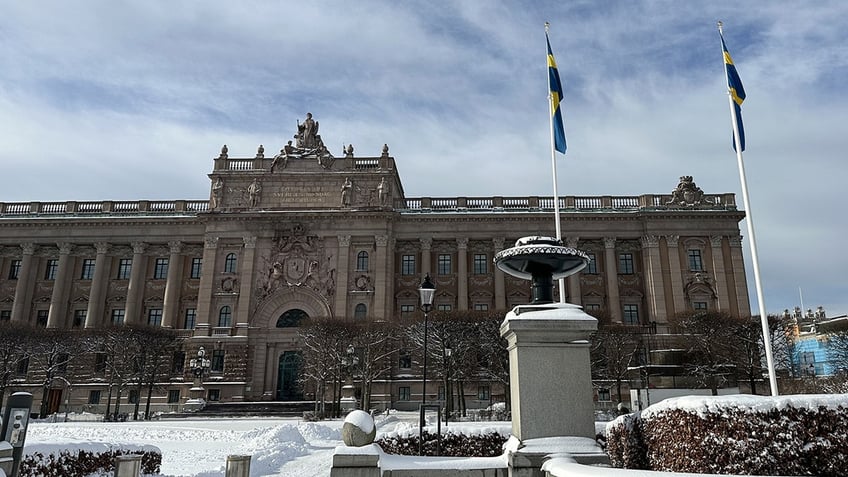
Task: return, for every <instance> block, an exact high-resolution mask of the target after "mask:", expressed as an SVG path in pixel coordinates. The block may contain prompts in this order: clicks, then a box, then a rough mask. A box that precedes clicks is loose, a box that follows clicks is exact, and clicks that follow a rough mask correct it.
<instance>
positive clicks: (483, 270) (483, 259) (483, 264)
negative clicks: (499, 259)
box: [473, 253, 489, 275]
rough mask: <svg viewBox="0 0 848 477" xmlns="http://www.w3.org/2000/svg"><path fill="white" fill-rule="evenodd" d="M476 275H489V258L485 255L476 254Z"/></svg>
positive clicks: (474, 267)
mask: <svg viewBox="0 0 848 477" xmlns="http://www.w3.org/2000/svg"><path fill="white" fill-rule="evenodd" d="M473 269H474V275H485V274H487V273H489V256H488V255H486V254H485V253H475V254H474V266H473Z"/></svg>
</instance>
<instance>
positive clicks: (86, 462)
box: [19, 449, 162, 477]
mask: <svg viewBox="0 0 848 477" xmlns="http://www.w3.org/2000/svg"><path fill="white" fill-rule="evenodd" d="M124 454H141V472H142V474H158V473H159V468H160V467H161V465H162V454H160V453H158V452H150V451H124V450H120V449H116V450H110V451H107V452H89V451H85V450H80V451H78V452H74V453H72V452H70V451H62V452H60V453H59V455H58V456H56V455H54V454H49V455H46V456H45V455H44V454H42V453H40V452H35V453H33V454H29V455H26V456H25V457H24V459H23V460H22V461H21V467H20V473H19V475H20V476H21V477H86V476H89V475H92V474H94V475H101V474H105V473H107V472H111V471H113V470H114V468H115V457H117V456H119V455H124Z"/></svg>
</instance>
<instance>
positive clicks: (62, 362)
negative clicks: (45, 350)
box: [56, 353, 71, 374]
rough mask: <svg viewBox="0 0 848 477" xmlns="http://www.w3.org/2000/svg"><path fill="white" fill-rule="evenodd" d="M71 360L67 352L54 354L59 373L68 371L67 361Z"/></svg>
mask: <svg viewBox="0 0 848 477" xmlns="http://www.w3.org/2000/svg"><path fill="white" fill-rule="evenodd" d="M70 361H71V355H70V354H68V353H59V354H58V355H56V369H57V370H58V371H59V373H61V374H65V373H67V372H68V363H69V362H70Z"/></svg>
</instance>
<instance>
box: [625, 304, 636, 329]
mask: <svg viewBox="0 0 848 477" xmlns="http://www.w3.org/2000/svg"><path fill="white" fill-rule="evenodd" d="M624 324H625V325H638V324H639V306H638V305H624Z"/></svg>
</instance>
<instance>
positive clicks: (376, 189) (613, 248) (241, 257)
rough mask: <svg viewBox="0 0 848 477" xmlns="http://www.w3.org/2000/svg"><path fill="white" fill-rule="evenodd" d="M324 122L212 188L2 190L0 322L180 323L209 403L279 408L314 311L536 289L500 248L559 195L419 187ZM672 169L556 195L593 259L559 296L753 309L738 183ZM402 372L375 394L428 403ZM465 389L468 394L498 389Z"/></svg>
mask: <svg viewBox="0 0 848 477" xmlns="http://www.w3.org/2000/svg"><path fill="white" fill-rule="evenodd" d="M316 132H317V122H315V121H313V120H312V118H311V115H310V116H308V117H307V119H306V121H304V122H303V123H301V124H300V126H299V128H298V131H297V133H296V135H295V137H294V139H295V140H296V143H292V141H289V144H287V145H286V146H284V147H283V148H282V149H281V150H280V152H279V153H276V151H275V152H274V154H268V155H267V156H266V154H265V151H264V148H263V147H262V146H260V147H259V148H258V150H257V151H256V153H255V155H254V154H253V153H251V154H250V155H248V156H247V157H245V156H244V155H242V156H241V157H231V156H230V155H229V151H228V149H227V147H226V146H224V147H223V148H222V150H221V154H220V155H219V156H218V157H215V158H212V160H211V166H212V167H211V172H209V174H208V177H209V180H210V195H209V198H208V199H203V200H195V199H187V200H172V201H162V200H137V201H111V200H104V201H95V202H89V201H85V202H81V201H66V202H38V201H34V202H25V203H22V202H0V320H8V321H12V322H21V323H30V324H32V325H36V326H42V327H47V328H58V329H73V328H96V327H102V326H106V325H109V324H121V323H123V324H149V325H155V326H162V327H167V328H172V329H175V330H178V332H179V333H180V335H181V337H182V338H183V339H184V341H183V346H184V349H185V354H184V355H185V356H189V357H191V356H192V355H193V354H194V353H196V351H197V349H198V348H199V347H200V346H203V347H204V348H205V350H206V351H207V352H208V354H209V355H210V356H211V357H212V361H213V366H212V370H211V372H210V374H209V376H208V377H207V378H205V379H204V383H203V385H204V387H205V389H206V391H207V393H208V394H207V396H206V397H207V399H209V400H220V401H222V402H233V401H277V400H291V399H298V398H302V397H303V396H302V395H299V394H298V393H297V391H296V388H297V387H296V386H295V385H294V384H293V383H294V381H296V378H297V376H296V373H297V369H296V368H297V366H296V363H297V356H298V352H299V349H300V343H299V340H298V333H297V330H298V323H299V322H300V321H301V320H303V319H304V318H307V317H311V318H335V319H344V320H351V321H354V322H356V321H365V320H371V321H385V322H398V321H402V320H412V319H417V317H419V316H420V315H421V311H420V309H419V305H418V302H419V294H418V290H417V289H418V287H419V286H420V284H421V281H422V278H423V277H424V275H425V274H429V275H430V276H431V277H432V281H433V283H434V284H435V286H436V298H435V302H434V305H433V307H434V309H436V310H443V311H448V310H450V311H462V310H506V309H509V308H510V307H513V306H515V305H519V304H525V303H528V302H529V301H530V287H529V282H527V281H525V280H521V279H517V278H514V277H511V276H509V275H505V274H504V273H503V272H501V271H500V270H498V269H497V268H496V267H495V266H494V265H493V262H492V259H493V256H494V255H495V253H497V252H499V251H501V250H503V249H505V248H508V247H511V246H512V244H513V243H514V242H515V240H516V239H518V238H520V237H523V236H527V235H548V236H550V235H555V234H554V232H553V230H554V216H553V211H554V199H553V198H552V197H551V196H544V195H540V196H525V197H510V196H501V195H494V196H491V197H464V196H457V197H407V196H406V195H405V193H404V188H403V183H402V181H401V172H402V168H403V159H402V158H397V159H396V158H394V157H393V156H391V155H390V153H389V148H388V147H387V146H383V148H382V152H381V153H380V154H378V155H371V156H362V157H360V156H359V155H356V154H355V153H354V150H353V147H352V146H349V147H347V148H346V149H345V151H344V152H343V154H342V155H341V156H340V157H335V156H333V155H332V154H330V153H329V152H328V151H327V149H326V147H325V146H324V144H323V141H322V140H321V137H320V135H318V134H317V133H316ZM668 179H669V189H668V190H669V191H670V192H667V193H645V194H642V195H638V196H617V195H601V196H593V197H574V196H564V197H560V198H559V199H558V200H559V207H560V209H561V223H562V230H563V234H562V235H563V242H564V243H565V244H566V245H568V246H570V247H576V248H578V249H580V250H582V251H584V252H586V253H587V254H588V255H589V257H590V263H589V265H588V267H587V268H586V269H584V270H583V271H582V272H581V273H579V274H577V275H574V276H571V277H569V278H567V279H566V290H567V292H566V293H567V300H568V301H569V302H571V303H575V304H579V305H582V306H583V307H584V309H586V310H587V311H589V312H591V311H593V310H595V311H602V312H603V314H604V316H606V317H608V319H609V320H611V321H613V322H619V323H622V324H628V325H651V326H653V327H654V329H655V330H657V332H658V333H663V332H665V331H667V329H668V320H669V318H670V317H671V316H673V315H674V314H675V313H677V312H680V311H684V310H691V309H715V310H725V311H728V312H730V313H731V314H733V315H736V316H748V315H749V314H750V309H749V299H748V292H747V283H746V278H745V269H744V263H743V257H742V243H741V236H740V231H739V222H740V221H741V220H742V219H743V218H744V216H745V214H744V212H742V211H740V210H738V209H737V206H736V202H735V197H734V194H732V193H705V192H703V191H702V190H701V189H700V188H699V187H698V186H697V185H696V183H695V181H694V180H693V178H692V177H689V176H684V177H681V178H677V177H669V178H668ZM457 192H458V193H460V194H461V192H462V191H457ZM609 192H610V193H614V192H615V191H609ZM1 199H2V197H0V200H1ZM230 363H239V364H238V366H232V365H230ZM406 366H407V367H408V366H409V364H408V363H407V364H406ZM188 368H189V366H188V364H187V363H186V364H185V366H175V367H174V369H175V370H178V371H177V374H179V375H178V376H172V379H171V380H170V381H168V382H163V383H161V384H160V386H158V388H157V391H156V393H157V395H156V397H155V400H156V401H155V404H156V405H157V406H158V408H159V409H176V408H179V406H180V405H181V404H182V403H184V402H185V400H186V399H187V398H188V397H189V395H190V393H189V388H190V387H191V386H192V382H191V371H190V370H189V369H188ZM391 373H392V374H393V376H391V377H390V378H389V379H387V380H386V381H385V383H387V384H385V385H384V386H383V387H382V388H380V389H377V388H375V391H374V392H375V397H373V398H372V401H373V402H375V403H379V404H380V406H392V407H396V408H403V407H404V406H403V404H404V401H409V402H410V403H416V402H417V401H419V400H420V399H421V396H420V393H421V388H420V379H421V378H420V371H418V370H415V369H412V370H410V369H403V365H402V364H400V363H396V364H395V366H394V367H393V369H392V372H391ZM17 382H18V383H19V385H20V387H21V389H23V388H24V387H25V386H24V384H26V383H28V378H27V376H26V375H24V376H20V377H19V379H18V381H17ZM29 384H31V385H32V389H31V390H32V391H33V392H34V393H36V396H35V399H36V402H37V401H38V399H39V398H40V396H39V394H40V389H39V387H38V383H37V382H33V383H29ZM73 385H74V390H73V395H72V397H71V403H70V406H71V409H79V408H80V407H81V406H82V405H86V404H89V405H97V404H99V403H100V402H96V401H93V399H94V398H93V396H94V395H95V392H97V391H100V390H101V389H102V385H98V384H97V383H96V382H92V383H83V382H81V383H73ZM98 386H101V387H100V388H98ZM55 387H56V388H57V389H56V390H55V394H56V396H55V397H56V399H57V401H62V400H63V398H62V392H63V387H64V385H63V384H62V383H59V382H57V383H56V384H55ZM427 389H428V390H430V389H431V388H430V387H428V388H427ZM473 389H474V393H473V394H474V395H473V396H471V398H472V401H475V403H476V404H475V403H472V404H471V406H476V407H485V406H486V405H488V404H489V402H488V401H490V400H492V399H494V398H493V397H492V396H491V395H487V394H486V393H480V395H478V393H477V392H476V391H477V388H476V387H475V388H473ZM433 390H434V391H433V394H434V395H435V386H433ZM492 392H493V393H495V394H497V391H495V390H494V389H493V390H492ZM501 392H502V391H501ZM97 395H98V396H99V394H97ZM103 396H104V397H105V391H104V392H103ZM434 399H435V397H434ZM410 408H411V407H410Z"/></svg>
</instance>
